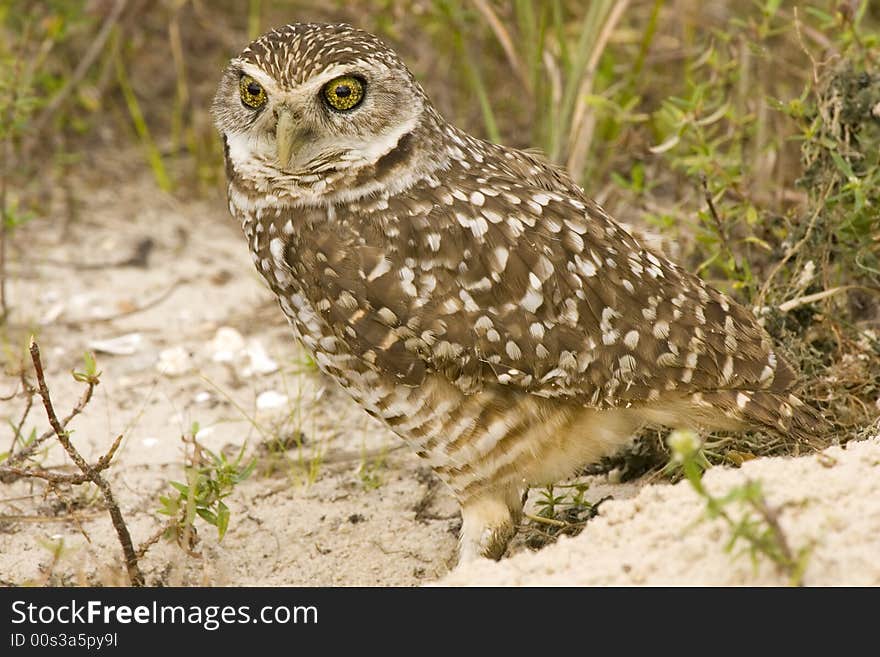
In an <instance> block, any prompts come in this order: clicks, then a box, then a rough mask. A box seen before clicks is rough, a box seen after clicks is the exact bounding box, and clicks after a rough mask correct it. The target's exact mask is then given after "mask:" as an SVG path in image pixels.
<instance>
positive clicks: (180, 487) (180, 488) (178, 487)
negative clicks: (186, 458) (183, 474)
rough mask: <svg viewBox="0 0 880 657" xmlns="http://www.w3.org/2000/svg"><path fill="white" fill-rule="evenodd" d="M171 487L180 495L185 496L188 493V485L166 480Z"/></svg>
mask: <svg viewBox="0 0 880 657" xmlns="http://www.w3.org/2000/svg"><path fill="white" fill-rule="evenodd" d="M168 483H169V484H170V485H171V487H172V488H175V489H176V490H177V491H178V492H179V493H180V494H181V495H183V496H184V497H186V496H187V495H189V486H187V485H186V484H182V483H180V482H179V481H169V482H168Z"/></svg>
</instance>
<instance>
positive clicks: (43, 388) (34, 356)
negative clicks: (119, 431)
mask: <svg viewBox="0 0 880 657" xmlns="http://www.w3.org/2000/svg"><path fill="white" fill-rule="evenodd" d="M29 350H30V353H31V360H32V361H33V363H34V371H35V372H36V375H37V387H38V390H39V393H40V398H41V399H42V400H43V407H44V408H45V409H46V416H47V417H48V418H49V424H50V425H51V427H52V430H53V431H54V432H55V437H56V438H57V439H58V442H60V443H61V446H62V447H64V450H65V451H66V452H67V454H68V456H70V458H71V460H72V461H73V462H74V463H75V464H76V466H77V467H78V468H79V469H80V471H81V472H82V473H83V474H84V475H86V479H88V480H89V481H91V482H93V483H94V484H95V485H96V486H97V487H98V488H99V489H100V491H101V494H102V495H103V496H104V501H105V502H106V503H107V511H108V513H109V514H110V520H111V521H112V523H113V528H114V529H115V530H116V535H117V536H118V537H119V544H120V546H121V547H122V553H123V555H124V557H125V566H126V569H127V570H128V579H129V581H130V582H131V585H132V586H143V585H144V575H143V573H142V572H141V569H140V566H139V565H138V559H137V555H136V554H135V551H134V547H132V543H131V534H130V533H129V531H128V526H127V525H126V524H125V520H124V519H123V517H122V512H121V511H120V510H119V505H118V504H117V503H116V498H115V497H114V496H113V491H112V489H111V488H110V484H108V483H107V480H106V479H104V477H102V476H101V473H100V470H98V466H100V465H101V464H102V463H103V464H104V467H105V468H106V467H107V465H108V464H109V462H110V459H112V457H113V453H115V451H116V448H117V447H118V446H119V445H118V443H119V441H120V440H121V436H120V437H119V438H117V439H116V441H115V442H114V444H113V446H111V448H110V450H109V451H108V452H107V454H106V455H105V456H104V457H102V458H101V459H99V461H98V466H95V467H92V466H91V465H89V464H88V463H87V462H86V460H85V459H84V458H83V457H82V455H80V453H79V451H77V449H76V447H74V446H73V444H72V443H71V442H70V434H69V433H68V432H67V430H66V429H65V426H64V425H63V424H62V423H61V422H59V421H58V416H57V415H56V414H55V408H54V406H53V405H52V398H51V397H50V396H49V387H48V386H47V385H46V377H45V374H44V373H43V362H42V360H41V359H40V347H39V346H38V345H37V343H36V341H35V340H34V339H33V338H31V343H30V346H29ZM89 383H90V389H91V388H93V387H94V386H93V385H91V381H89Z"/></svg>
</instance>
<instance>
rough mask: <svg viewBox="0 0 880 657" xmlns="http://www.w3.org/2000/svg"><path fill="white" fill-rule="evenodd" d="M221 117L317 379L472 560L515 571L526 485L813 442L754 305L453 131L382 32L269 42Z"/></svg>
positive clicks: (545, 177)
mask: <svg viewBox="0 0 880 657" xmlns="http://www.w3.org/2000/svg"><path fill="white" fill-rule="evenodd" d="M212 113H213V116H214V119H215V123H216V126H217V128H218V130H219V132H220V133H221V135H222V137H223V142H224V145H225V156H226V174H227V178H228V200H229V210H230V212H231V213H232V215H233V216H234V217H235V218H236V219H238V220H239V221H240V222H241V226H242V228H243V231H244V234H245V236H246V238H247V241H248V245H249V248H250V252H251V255H252V256H253V261H254V264H255V265H256V268H257V270H258V271H259V273H260V274H261V275H262V276H263V278H264V279H265V281H266V283H268V285H269V287H270V288H271V290H272V291H273V292H274V294H275V295H276V296H277V298H278V302H279V304H280V306H281V309H282V311H283V312H284V315H285V316H286V317H287V319H288V321H289V322H290V325H291V327H292V328H293V333H294V334H295V336H296V337H297V338H298V339H299V340H300V341H301V342H302V344H303V345H304V346H305V348H306V349H307V350H308V351H309V352H311V354H312V355H313V357H314V360H315V362H316V363H317V365H318V367H319V368H320V370H321V371H322V372H324V373H325V374H326V375H328V376H329V377H331V378H332V379H334V380H335V381H336V382H337V383H338V384H339V385H340V386H341V387H342V388H343V389H344V390H345V391H346V392H347V393H348V394H349V395H350V396H351V397H352V398H353V399H354V401H355V402H356V403H357V404H358V405H360V406H361V407H362V408H363V409H364V410H365V411H366V412H367V413H369V414H370V415H372V416H374V417H376V418H378V419H379V420H381V421H382V422H384V423H385V424H386V425H387V426H388V427H389V428H390V429H391V430H392V431H393V432H394V433H396V434H397V435H398V436H400V437H401V438H402V439H403V440H404V441H406V442H407V443H408V444H409V445H410V446H411V447H412V449H413V450H415V452H416V453H417V454H418V455H419V456H420V457H422V458H424V459H426V460H427V462H428V463H429V464H430V465H431V467H432V468H433V470H434V471H435V472H436V473H437V475H438V476H439V477H440V478H441V479H442V480H443V481H444V482H446V484H448V486H449V487H450V488H451V490H452V492H453V493H454V495H455V496H456V498H457V499H458V501H459V503H460V505H461V514H462V528H461V536H460V551H459V555H460V559H462V560H469V559H473V558H476V557H480V556H485V557H491V558H499V557H500V556H501V555H502V554H503V552H504V551H505V548H506V545H507V543H508V541H509V539H510V538H511V536H512V535H513V534H514V533H515V530H516V526H517V522H518V520H519V517H520V515H521V513H522V503H523V499H524V494H525V492H526V491H527V489H528V487H529V486H533V485H542V484H547V483H552V482H554V481H558V480H559V479H562V478H564V477H567V476H570V475H571V474H573V473H574V472H575V471H576V470H577V469H578V468H579V467H582V466H584V465H585V464H588V463H590V462H593V461H596V460H597V459H599V458H601V457H602V456H604V455H606V454H608V453H610V452H613V451H615V450H616V449H619V448H620V446H621V445H623V444H624V443H626V442H627V441H628V440H629V439H630V438H631V437H632V436H633V434H634V432H636V431H638V430H639V429H640V428H641V427H643V426H645V425H649V424H651V425H664V426H668V427H690V428H697V429H700V430H703V429H706V430H708V429H726V430H740V429H745V428H750V427H753V428H754V427H757V428H767V429H772V430H775V431H777V432H782V433H785V434H787V435H790V436H794V437H796V438H799V439H806V438H809V436H810V434H811V432H813V431H814V429H815V426H816V423H817V421H818V416H817V414H816V412H815V411H813V410H812V409H811V408H810V407H809V406H808V405H806V404H804V403H802V402H801V400H799V399H798V398H797V397H796V396H795V395H794V394H793V393H792V389H793V387H794V385H795V383H796V375H795V372H794V371H793V369H792V368H791V367H790V366H789V365H788V364H787V363H786V362H785V361H784V360H783V359H782V358H781V357H780V356H779V355H778V354H777V353H776V351H775V350H774V345H773V343H772V341H771V339H770V338H769V336H768V335H767V334H766V333H765V331H764V330H763V329H762V328H761V327H760V326H759V324H758V323H757V321H756V320H755V317H754V316H753V315H752V314H751V313H750V312H749V311H748V310H746V309H745V308H743V307H742V306H740V305H738V304H737V303H735V302H734V301H733V300H731V299H730V298H728V297H727V296H725V295H724V294H722V293H721V292H719V291H717V290H715V289H713V288H712V287H710V286H708V285H706V284H705V283H704V282H703V281H702V280H700V279H699V278H697V277H696V276H694V275H693V274H691V273H689V272H687V271H685V270H684V269H682V268H681V267H679V266H678V265H676V264H673V263H672V262H670V261H669V260H668V259H666V258H665V257H664V256H663V255H661V254H660V253H659V252H655V251H654V250H652V249H651V248H650V247H648V246H647V245H646V244H644V243H643V242H642V241H641V240H640V239H638V238H637V237H635V236H634V235H633V234H631V233H630V232H628V231H627V230H624V229H623V228H622V227H621V225H620V224H618V223H617V222H615V220H614V219H612V218H611V217H610V216H609V215H608V214H607V213H606V212H605V211H604V210H603V209H602V208H601V207H600V206H599V205H598V204H596V203H595V202H594V201H592V200H591V199H590V198H588V197H587V196H586V195H585V193H584V191H583V190H582V189H581V188H580V187H579V186H578V185H577V184H575V182H574V181H573V180H572V179H571V178H570V177H569V176H568V175H567V174H566V173H565V172H564V171H562V170H560V169H559V168H557V167H555V166H553V165H552V164H550V163H549V162H547V161H545V160H544V159H542V158H541V157H540V156H539V155H536V154H534V153H531V152H525V151H521V150H516V149H513V148H508V147H505V146H501V145H497V144H493V143H489V142H487V141H483V140H481V139H477V138H476V137H473V136H471V135H469V134H467V133H466V132H464V131H462V130H460V129H458V128H456V127H455V126H453V125H451V124H449V123H447V122H446V121H445V120H444V119H443V117H441V116H440V114H439V113H438V111H437V110H436V109H435V108H434V107H433V106H432V104H431V102H430V100H429V99H428V96H427V95H426V93H425V92H424V90H423V89H422V88H421V86H420V85H419V83H418V82H417V81H416V80H415V79H414V77H413V75H412V74H411V73H410V71H409V70H408V69H407V67H406V66H405V65H404V64H403V62H401V60H400V59H399V58H398V56H397V55H396V54H395V52H394V51H393V50H392V49H390V48H389V47H388V46H386V45H385V44H383V43H382V41H380V40H379V39H378V38H377V37H375V36H373V35H371V34H369V33H367V32H364V31H361V30H359V29H355V28H353V27H351V26H349V25H345V24H295V25H287V26H284V27H280V28H278V29H275V30H273V31H271V32H269V33H267V34H264V35H263V36H261V37H259V38H258V39H257V40H255V41H254V42H253V43H251V44H250V45H249V46H248V47H247V48H245V49H244V51H243V52H242V53H241V54H240V55H239V56H238V57H236V58H235V59H233V60H231V62H230V63H229V65H228V67H227V68H226V70H225V72H224V73H223V76H222V79H221V81H220V84H219V87H218V90H217V94H216V97H215V99H214V102H213V107H212Z"/></svg>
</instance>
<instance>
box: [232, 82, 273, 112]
mask: <svg viewBox="0 0 880 657" xmlns="http://www.w3.org/2000/svg"><path fill="white" fill-rule="evenodd" d="M238 91H239V93H240V94H241V102H243V103H244V104H245V105H247V106H248V107H250V108H253V109H260V108H261V107H262V106H263V105H265V104H266V100H267V97H266V90H265V89H263V87H262V86H261V85H260V83H259V82H257V81H256V80H254V79H253V78H252V77H251V76H250V75H242V76H241V79H240V80H239V81H238Z"/></svg>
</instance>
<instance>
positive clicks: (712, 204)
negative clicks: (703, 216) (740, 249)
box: [701, 175, 733, 255]
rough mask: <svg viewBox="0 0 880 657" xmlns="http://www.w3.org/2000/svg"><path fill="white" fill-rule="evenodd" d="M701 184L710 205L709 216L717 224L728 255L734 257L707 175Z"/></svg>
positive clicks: (716, 226) (716, 227)
mask: <svg viewBox="0 0 880 657" xmlns="http://www.w3.org/2000/svg"><path fill="white" fill-rule="evenodd" d="M701 184H702V187H703V195H704V196H705V197H706V203H707V204H708V205H709V214H710V215H712V221H714V222H715V229H716V230H717V231H718V236H719V237H720V238H721V244H722V246H723V247H724V250H725V251H727V253H728V255H733V251H731V250H730V243H729V242H728V241H727V231H725V230H724V224H723V223H722V221H721V217H719V216H718V211H717V210H716V209H715V201H714V199H713V198H712V192H710V191H709V181H708V180H706V176H705V175H704V176H703V177H702V180H701Z"/></svg>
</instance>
